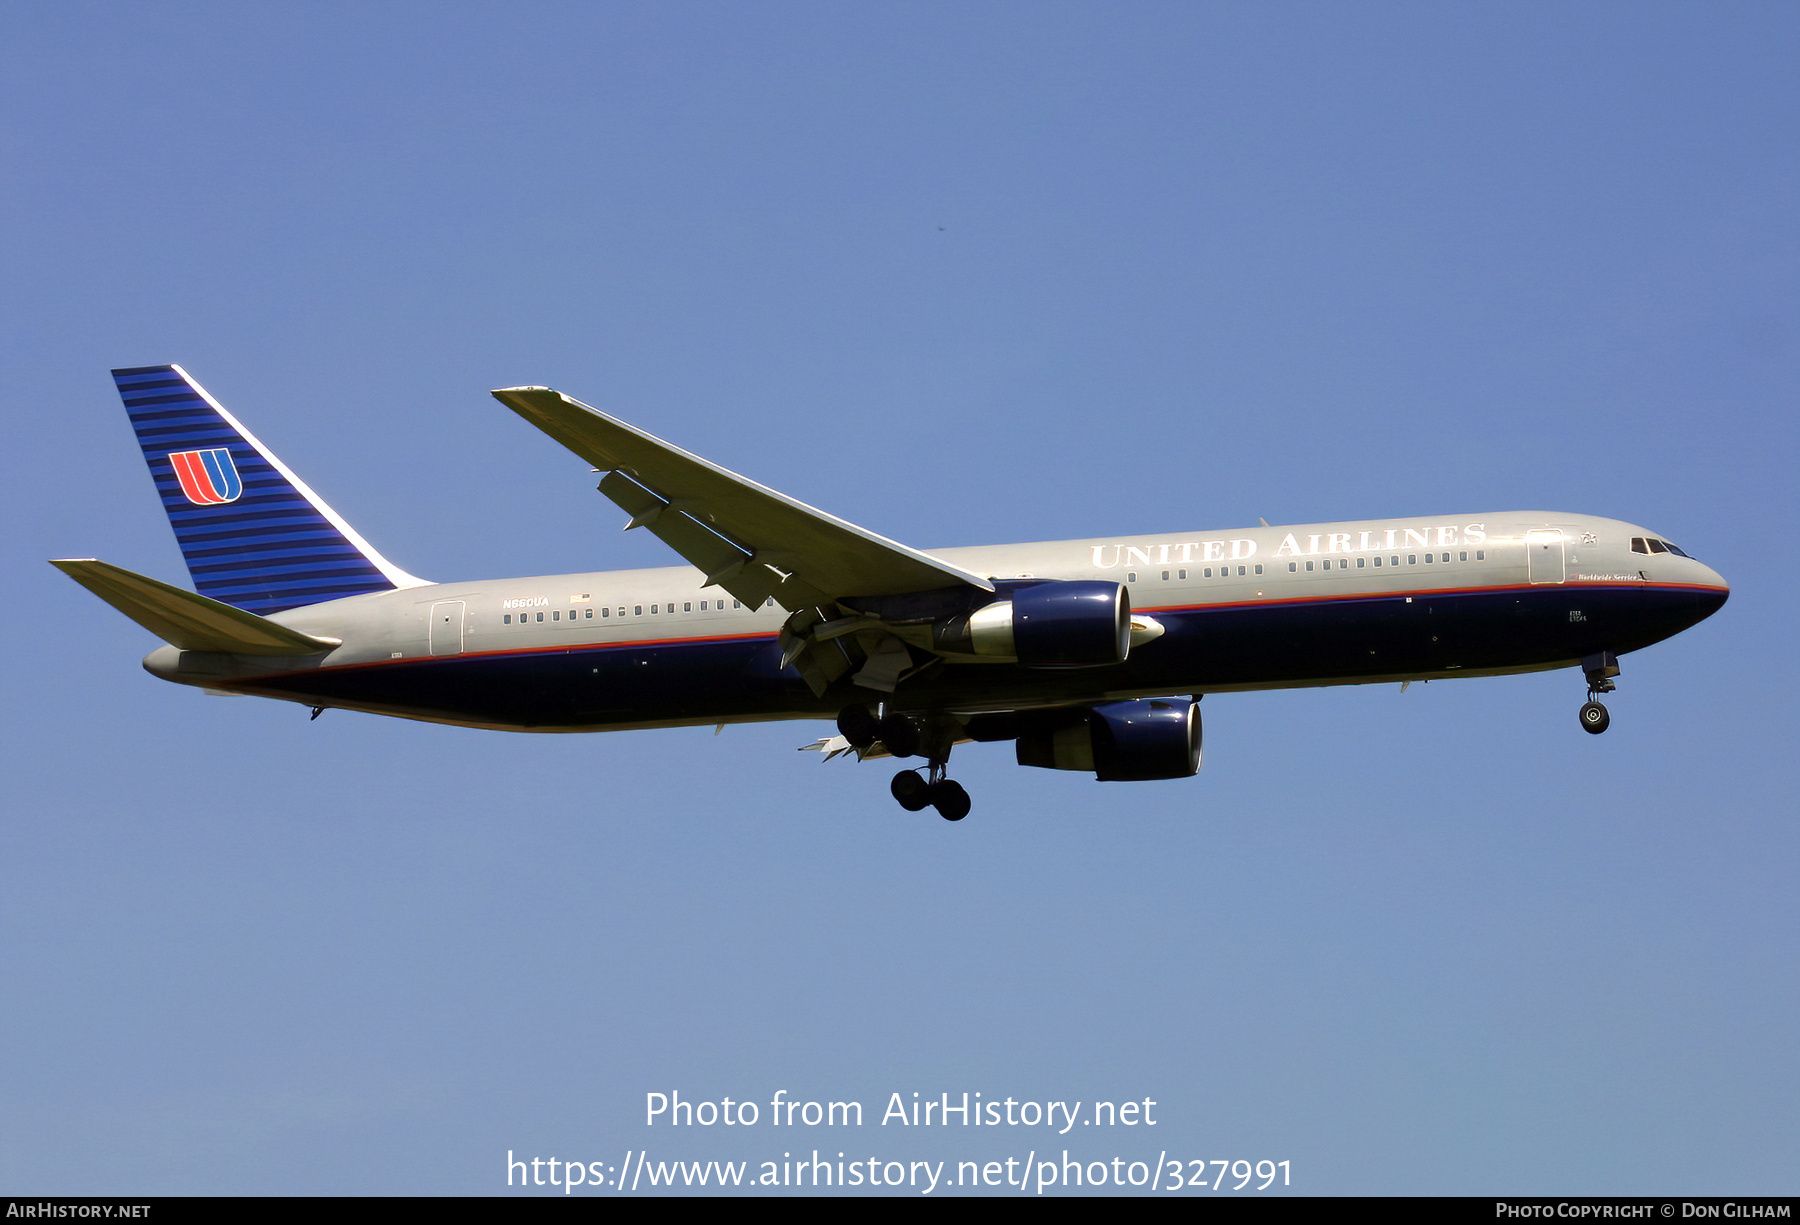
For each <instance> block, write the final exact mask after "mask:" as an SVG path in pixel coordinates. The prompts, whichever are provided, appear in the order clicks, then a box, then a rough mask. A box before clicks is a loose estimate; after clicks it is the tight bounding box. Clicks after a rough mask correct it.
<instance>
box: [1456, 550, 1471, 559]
mask: <svg viewBox="0 0 1800 1225" xmlns="http://www.w3.org/2000/svg"><path fill="white" fill-rule="evenodd" d="M1456 560H1457V561H1468V560H1469V553H1468V550H1467V549H1465V550H1463V551H1462V552H1461V553H1458V554H1457V555H1456Z"/></svg>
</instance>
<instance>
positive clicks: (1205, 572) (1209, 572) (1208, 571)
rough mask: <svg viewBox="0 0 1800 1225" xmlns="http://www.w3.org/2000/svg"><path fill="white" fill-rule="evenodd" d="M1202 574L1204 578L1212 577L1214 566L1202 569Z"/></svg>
mask: <svg viewBox="0 0 1800 1225" xmlns="http://www.w3.org/2000/svg"><path fill="white" fill-rule="evenodd" d="M1201 576H1202V577H1204V578H1211V577H1212V567H1211V566H1208V567H1207V568H1206V569H1205V570H1203V571H1201Z"/></svg>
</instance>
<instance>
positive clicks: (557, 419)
mask: <svg viewBox="0 0 1800 1225" xmlns="http://www.w3.org/2000/svg"><path fill="white" fill-rule="evenodd" d="M493 394H494V398H495V399H497V400H499V401H500V402H501V403H502V404H504V405H506V406H507V407H508V408H510V409H512V410H513V411H514V412H516V413H518V414H519V415H520V416H521V417H523V418H525V420H527V421H529V422H531V424H533V425H535V426H537V427H538V428H539V429H540V430H542V431H544V433H546V434H548V435H550V437H552V438H554V439H556V441H558V442H560V443H562V445H563V446H565V447H567V448H569V450H571V451H573V452H575V454H577V455H579V456H581V457H582V458H583V459H585V460H587V461H588V462H589V463H591V464H592V465H593V466H594V467H595V469H596V470H598V471H601V472H605V473H606V476H605V477H604V478H603V479H602V480H601V482H600V492H601V493H603V494H605V495H606V496H607V497H608V498H610V499H611V500H612V501H613V502H615V503H616V504H618V506H619V507H620V508H621V509H623V510H624V511H625V512H626V513H627V514H629V515H630V516H631V522H630V524H628V525H627V526H628V527H647V528H649V529H650V531H651V532H652V533H654V534H655V535H656V536H657V537H659V538H660V539H661V540H662V541H663V542H664V543H666V544H667V545H668V546H669V547H670V548H672V549H674V550H675V551H676V552H677V553H679V554H680V555H681V556H682V557H684V558H685V559H687V560H688V561H689V562H691V563H693V565H695V566H696V567H698V568H699V570H700V571H701V573H703V574H705V575H706V578H707V583H708V585H713V584H716V585H718V586H720V587H723V588H724V589H725V590H727V591H729V592H730V593H731V594H732V595H734V596H736V597H737V598H738V599H740V600H742V601H743V602H744V603H746V604H748V605H751V606H753V607H754V606H758V605H760V604H761V603H762V602H763V601H764V600H765V599H767V598H769V597H771V596H772V597H774V599H775V600H776V602H777V603H779V604H780V605H781V606H782V607H783V608H786V609H789V610H790V611H798V610H800V609H804V608H812V607H816V606H818V605H822V604H828V603H830V602H831V601H832V600H835V599H837V598H839V597H849V596H875V595H901V594H905V593H908V592H915V591H933V590H937V589H941V588H945V587H957V586H962V585H965V584H966V585H968V586H971V587H976V588H979V589H980V590H982V591H992V590H994V585H993V584H992V583H990V582H989V581H988V580H987V579H985V578H982V577H981V576H979V575H976V574H971V573H969V572H968V571H966V570H962V569H959V568H957V567H956V566H953V565H951V564H950V563H948V562H945V561H942V560H940V559H938V558H936V557H933V556H931V555H930V554H929V553H921V552H920V551H919V550H917V549H909V548H907V547H906V546H905V545H903V544H899V543H897V542H895V541H892V540H888V539H886V538H884V537H881V536H877V535H876V534H875V533H873V532H869V531H865V530H864V529H862V528H860V527H857V526H856V525H855V524H853V523H846V522H844V521H843V520H842V519H839V518H836V517H835V516H833V515H828V514H826V513H825V512H824V511H821V510H814V509H813V508H812V507H810V506H807V505H805V504H804V503H801V502H796V501H795V500H794V499H792V498H790V497H786V496H784V495H782V494H779V493H776V492H775V491H774V490H773V489H769V488H766V487H765V486H762V485H758V484H757V483H756V482H755V481H752V480H747V479H746V478H744V477H741V476H739V475H737V474H736V473H735V472H728V471H726V470H725V469H724V468H721V467H719V466H718V465H717V464H711V463H708V462H707V461H706V460H704V459H701V458H700V457H699V456H697V455H690V454H689V453H688V452H686V451H683V450H682V449H681V448H679V447H674V446H670V445H669V444H668V443H666V442H663V441H662V440H661V439H659V438H653V437H651V436H650V435H649V434H646V433H644V431H642V430H639V429H636V428H634V427H632V426H629V425H626V424H625V423H624V422H623V421H619V420H617V419H616V418H613V417H609V416H607V415H606V414H605V413H603V412H600V411H599V410H598V409H594V408H590V407H588V406H587V405H586V404H583V403H581V402H580V401H578V400H572V399H570V398H569V397H568V396H565V395H563V394H562V393H561V392H558V391H552V390H551V389H550V388H548V387H507V388H503V389H501V390H499V391H496V392H494V393H493Z"/></svg>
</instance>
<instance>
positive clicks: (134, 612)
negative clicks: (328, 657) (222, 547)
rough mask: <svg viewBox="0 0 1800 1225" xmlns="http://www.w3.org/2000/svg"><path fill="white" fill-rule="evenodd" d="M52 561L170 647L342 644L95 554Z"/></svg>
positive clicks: (294, 651) (304, 651)
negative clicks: (152, 576)
mask: <svg viewBox="0 0 1800 1225" xmlns="http://www.w3.org/2000/svg"><path fill="white" fill-rule="evenodd" d="M50 564H51V565H53V566H55V567H56V568H57V569H58V570H61V571H62V572H63V573H64V574H66V575H68V576H69V577H70V578H72V579H74V580H75V581H76V582H78V583H80V584H81V585H82V586H83V587H86V588H87V589H88V590H89V591H91V592H93V593H94V594H95V595H97V596H99V597H100V598H101V599H102V600H105V601H106V602H107V603H108V604H111V605H112V606H113V607H114V608H116V609H118V610H119V611H120V612H122V613H124V614H125V615H126V616H127V617H130V618H131V619H132V620H133V621H136V622H137V623H138V624H139V625H141V626H143V627H144V628H145V629H147V630H149V631H150V632H151V633H152V634H155V635H156V636H157V637H158V638H161V639H162V640H163V641H164V642H166V643H168V644H169V645H170V646H175V647H179V648H181V649H182V650H184V651H225V652H229V653H231V654H234V655H316V654H318V653H320V652H322V651H329V650H331V648H333V647H335V646H338V645H340V642H339V640H338V639H336V638H315V637H313V636H312V635H311V634H303V633H301V632H300V631H299V630H296V629H289V628H288V627H287V626H285V625H281V624H278V623H277V622H274V621H271V620H269V619H268V618H267V617H259V616H257V615H256V614H255V613H252V612H245V611H244V610H243V609H241V608H233V607H232V606H231V605H229V604H221V603H220V602H219V601H218V600H211V599H208V598H207V597H205V596H203V595H196V594H195V593H193V592H191V591H184V590H183V589H182V588H180V587H171V586H170V585H169V584H167V583H162V582H158V581H157V580H156V579H153V578H149V577H147V576H145V575H142V574H136V573H133V572H132V571H130V570H127V569H125V568H123V567H121V566H113V565H108V564H107V563H106V562H103V561H95V560H94V559H93V558H91V557H84V558H63V559H59V560H56V561H52V562H51V563H50Z"/></svg>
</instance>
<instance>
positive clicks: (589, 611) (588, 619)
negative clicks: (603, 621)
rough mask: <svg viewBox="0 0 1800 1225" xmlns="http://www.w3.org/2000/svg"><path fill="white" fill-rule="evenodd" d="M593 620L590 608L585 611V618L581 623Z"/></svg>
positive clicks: (592, 612)
mask: <svg viewBox="0 0 1800 1225" xmlns="http://www.w3.org/2000/svg"><path fill="white" fill-rule="evenodd" d="M593 619H594V610H593V609H591V608H590V609H588V610H587V616H585V617H583V618H582V620H583V621H592V620H593Z"/></svg>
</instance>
